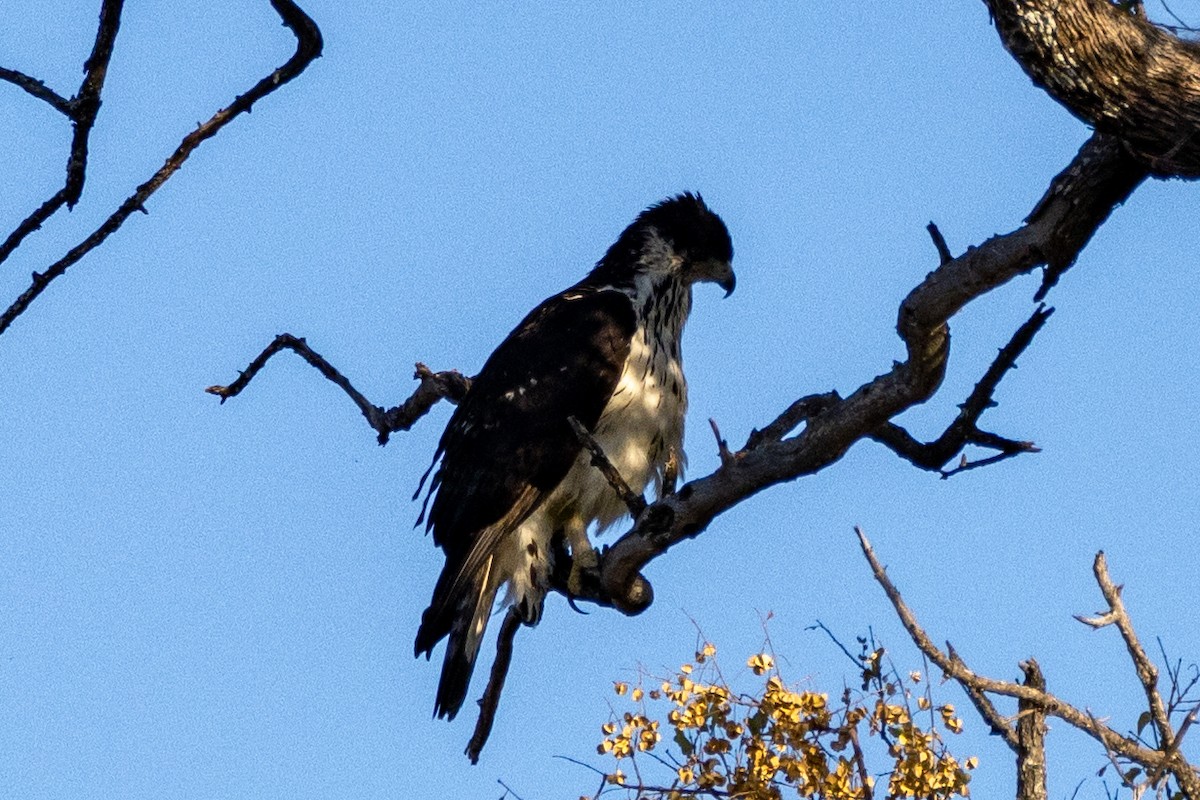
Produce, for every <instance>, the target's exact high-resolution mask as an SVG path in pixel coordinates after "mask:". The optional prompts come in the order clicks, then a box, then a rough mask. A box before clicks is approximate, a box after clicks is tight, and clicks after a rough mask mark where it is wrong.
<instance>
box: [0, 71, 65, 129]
mask: <svg viewBox="0 0 1200 800" xmlns="http://www.w3.org/2000/svg"><path fill="white" fill-rule="evenodd" d="M0 81H7V82H9V83H11V84H13V85H14V86H18V87H20V88H22V89H24V90H25V91H27V92H29V94H31V95H33V96H34V97H36V98H37V99H38V100H41V101H43V102H46V103H49V104H50V105H51V106H52V107H53V108H54V110H55V111H57V112H59V113H60V114H65V115H66V116H68V117H70V116H72V115H73V114H74V110H73V109H72V108H71V101H70V100H68V99H67V98H65V97H63V96H62V95H61V94H59V93H58V92H56V91H54V90H53V89H51V88H50V87H49V86H47V85H46V84H45V83H43V82H42V81H39V80H38V79H37V78H33V77H30V76H29V75H26V74H25V73H23V72H18V71H17V70H15V69H8V68H7V67H0Z"/></svg>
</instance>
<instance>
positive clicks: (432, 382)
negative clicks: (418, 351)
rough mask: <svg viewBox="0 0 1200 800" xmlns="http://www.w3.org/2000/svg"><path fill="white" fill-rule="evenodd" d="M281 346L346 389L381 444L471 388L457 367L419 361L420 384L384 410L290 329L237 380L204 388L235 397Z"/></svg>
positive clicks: (211, 392)
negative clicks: (437, 367)
mask: <svg viewBox="0 0 1200 800" xmlns="http://www.w3.org/2000/svg"><path fill="white" fill-rule="evenodd" d="M281 350H291V351H292V352H294V353H296V354H297V355H298V356H300V357H301V358H303V359H304V360H305V361H307V362H308V363H309V364H311V365H313V366H314V367H316V368H317V370H318V371H319V372H320V373H321V374H322V375H324V376H325V377H326V378H328V379H329V380H330V381H332V382H333V383H334V384H336V385H337V386H338V388H340V389H341V390H342V391H343V392H345V393H346V394H347V395H348V396H349V397H350V399H351V400H353V401H354V404H355V405H357V406H358V409H359V410H360V411H361V412H362V415H363V416H364V417H366V419H367V424H368V425H370V426H371V427H372V428H374V429H375V431H376V433H378V434H379V436H378V441H379V443H380V444H381V445H383V444H387V443H388V438H389V436H390V435H391V434H392V433H394V432H395V431H407V430H409V429H410V428H412V426H413V425H414V424H415V423H416V421H417V420H419V419H420V418H421V417H423V416H425V414H427V413H428V412H429V409H431V408H433V406H434V405H435V404H436V403H437V401H439V400H441V399H443V398H445V399H447V400H449V401H450V402H452V403H457V402H459V401H460V400H462V398H463V397H464V396H465V395H466V393H467V390H468V389H470V388H471V380H470V378H466V377H463V376H462V375H461V374H459V373H458V372H455V371H454V370H449V371H447V372H433V371H432V370H430V369H429V367H427V366H425V365H424V364H420V363H418V364H417V368H416V373H415V374H414V375H413V377H414V378H415V379H417V380H419V381H420V382H421V385H420V386H418V387H417V390H416V391H415V392H413V393H412V395H411V396H410V397H409V398H408V399H407V400H405V401H404V402H403V403H401V404H400V405H398V406H393V407H392V408H390V409H387V410H386V411H385V410H384V409H383V408H382V407H380V406H377V405H374V404H373V403H371V401H370V400H368V399H367V398H366V397H364V396H363V394H362V393H361V392H359V391H358V390H357V389H355V388H354V385H353V384H351V383H350V381H349V379H347V378H346V376H344V375H342V373H340V372H338V371H337V370H336V369H335V368H334V367H333V365H332V364H330V363H329V362H328V361H326V360H325V358H324V357H323V356H321V354H320V353H318V352H317V351H315V350H313V349H312V348H311V347H309V346H308V342H306V341H305V340H304V339H301V338H298V337H295V336H293V335H292V334H290V333H281V334H279V335H278V336H276V337H275V338H274V339H273V340H271V343H270V344H269V345H267V346H266V348H265V349H264V350H263V351H262V352H261V353H259V354H258V355H257V356H256V357H255V358H254V360H253V361H251V362H250V364H249V365H248V366H247V367H246V369H245V370H243V371H242V372H241V373H240V374H239V375H238V378H237V380H235V381H234V382H233V383H231V384H229V385H228V386H209V387H208V388H207V389H205V390H204V391H206V392H208V393H209V394H214V395H216V396H217V397H219V398H221V402H222V403H224V402H225V401H226V400H228V399H229V398H231V397H236V396H237V395H239V394H240V393H241V392H242V390H243V389H245V388H246V387H247V386H248V385H249V384H250V381H251V380H253V379H254V376H255V375H257V374H258V372H259V370H261V369H262V368H263V367H264V366H266V363H267V362H268V361H269V360H270V359H271V356H273V355H275V354H276V353H278V352H279V351H281Z"/></svg>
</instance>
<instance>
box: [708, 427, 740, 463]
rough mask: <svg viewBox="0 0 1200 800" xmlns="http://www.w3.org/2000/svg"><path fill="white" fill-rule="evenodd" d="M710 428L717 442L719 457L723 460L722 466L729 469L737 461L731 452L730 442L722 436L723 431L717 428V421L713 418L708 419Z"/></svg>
mask: <svg viewBox="0 0 1200 800" xmlns="http://www.w3.org/2000/svg"><path fill="white" fill-rule="evenodd" d="M708 427H710V428H712V432H713V436H714V437H715V438H716V440H717V456H718V457H719V458H720V459H721V466H723V467H728V466H729V465H730V464H732V463H733V462H734V461H735V460H736V459H735V458H734V456H733V453H731V452H729V442H727V441H725V438H724V437H723V436H721V429H720V428H719V427H717V421H716V420H715V419H713V418H712V417H709V418H708Z"/></svg>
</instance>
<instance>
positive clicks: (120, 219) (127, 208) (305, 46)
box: [0, 0, 322, 333]
mask: <svg viewBox="0 0 1200 800" xmlns="http://www.w3.org/2000/svg"><path fill="white" fill-rule="evenodd" d="M271 6H272V7H273V8H274V9H275V11H276V13H278V14H279V16H280V18H281V19H282V20H283V24H284V25H285V26H286V27H288V28H289V29H290V30H291V31H292V33H293V34H294V35H295V36H296V51H295V53H294V54H293V55H292V57H291V58H289V59H288V60H287V62H286V63H285V64H284V65H283V66H281V67H279V68H278V69H276V70H275V71H273V72H272V73H271V74H270V75H268V76H266V77H265V78H263V79H262V80H260V81H259V82H258V83H256V84H255V85H254V86H252V87H251V88H250V89H249V90H248V91H246V92H245V93H243V94H241V95H238V96H237V97H236V98H235V99H234V101H233V102H232V103H230V104H229V105H228V106H226V107H225V108H223V109H221V110H220V111H218V112H217V113H216V114H214V115H213V116H212V117H211V118H209V120H208V121H207V122H205V123H203V124H202V125H200V127H198V128H196V130H194V131H192V132H191V133H189V134H188V135H187V136H185V137H184V138H183V141H182V142H180V144H179V147H177V148H176V149H175V152H174V153H172V154H171V155H170V156H169V157H168V158H167V160H166V162H165V163H164V164H163V165H162V166H161V167H159V169H158V171H157V172H155V173H154V174H153V175H152V176H151V177H150V179H149V180H148V181H146V182H145V183H143V184H142V185H141V186H139V187H138V188H137V191H135V192H134V193H133V194H132V195H130V196H129V197H128V198H126V200H125V202H123V203H121V205H120V207H119V208H118V209H117V210H116V211H115V212H113V214H112V215H111V216H109V218H108V219H106V220H105V221H104V222H103V223H101V225H100V227H98V228H97V229H96V230H95V231H93V232H92V233H91V235H89V236H88V237H87V238H86V239H84V240H83V241H82V242H80V243H79V244H78V245H76V246H75V247H74V248H72V249H71V250H70V251H69V252H68V253H67V254H66V255H65V256H63V257H62V258H60V259H59V260H58V261H56V262H54V263H53V264H51V265H50V266H49V267H48V268H47V269H46V271H45V272H41V273H34V276H33V281H32V283H31V284H30V285H29V288H28V289H26V290H25V291H24V292H22V293H21V295H20V296H19V297H17V299H16V300H15V301H13V303H12V305H10V306H9V307H8V308H7V309H6V310H5V311H4V312H3V313H2V314H0V333H3V332H4V331H5V330H7V329H8V326H9V325H11V324H12V323H13V321H14V320H15V319H16V318H17V317H19V316H20V315H21V314H22V313H24V311H25V309H27V308H28V307H29V305H30V303H32V302H33V301H34V300H35V299H37V297H38V295H40V294H41V293H42V292H43V291H44V290H45V289H46V287H47V286H49V285H50V282H51V281H53V280H54V279H56V278H58V277H60V276H61V275H62V274H63V273H65V272H66V271H67V269H68V268H69V267H70V266H72V265H73V264H75V263H77V262H78V261H79V260H80V259H81V258H83V257H84V256H85V255H87V254H88V253H89V252H91V251H92V250H93V249H95V248H96V247H97V246H98V245H100V244H101V243H102V242H103V241H104V240H105V239H107V238H108V237H109V236H110V235H112V233H113V232H115V231H116V230H117V229H118V228H120V227H121V225H122V224H124V222H125V220H126V219H128V218H129V216H130V215H132V214H133V213H134V212H135V211H143V212H144V211H145V203H146V200H147V199H149V198H150V196H151V195H153V194H154V193H155V192H156V191H158V189H159V187H161V186H162V185H163V184H164V183H166V181H167V179H168V178H170V177H171V176H172V175H174V174H175V172H176V171H178V169H179V168H180V167H181V166H183V163H184V162H185V161H186V160H187V158H188V156H190V155H191V154H192V152H193V151H194V150H195V149H196V148H197V147H199V146H200V144H201V143H203V142H204V141H205V140H206V139H209V138H211V137H213V136H215V135H216V134H217V132H218V131H220V130H221V129H222V128H223V127H225V125H227V124H228V123H229V122H230V121H231V120H233V119H234V118H235V117H236V116H238V115H239V114H242V113H244V112H249V111H250V109H251V107H252V106H253V105H254V104H255V103H256V102H258V101H259V100H261V99H262V98H263V97H266V96H267V95H268V94H270V93H271V92H274V91H275V90H276V89H278V88H279V87H281V86H283V85H284V84H286V83H288V82H289V81H291V80H292V79H293V78H295V77H296V76H297V75H299V74H300V73H302V72H303V71H304V69H305V68H306V67H307V66H308V65H309V64H310V63H311V62H312V61H313V60H314V59H316V58H317V57H318V56H320V55H321V47H322V42H321V31H320V29H319V28H317V24H316V23H315V22H313V21H312V20H311V19H310V18H309V17H308V15H307V14H305V13H304V12H303V11H302V10H301V9H300V7H299V6H298V5H296V4H295V3H294V2H293V1H292V0H271Z"/></svg>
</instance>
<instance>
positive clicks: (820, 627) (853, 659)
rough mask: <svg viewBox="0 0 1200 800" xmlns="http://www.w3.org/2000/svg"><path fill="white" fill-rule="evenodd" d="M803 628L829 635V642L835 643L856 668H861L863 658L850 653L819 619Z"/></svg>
mask: <svg viewBox="0 0 1200 800" xmlns="http://www.w3.org/2000/svg"><path fill="white" fill-rule="evenodd" d="M804 630H806V631H825V635H826V636H828V637H829V640H830V641H831V642H833V643H834V644H836V645H837V647H838V649H839V650H841V651H842V652H843V653H845V654H846V658H848V659H850V661H851V663H853V664H854V666H855V667H856V668H858V669H862V667H863V660H862V659H861V658H859V657H858V656H856V655H854V654H853V653H851V652H850V651H849V650H848V649H846V645H844V644H842V643H841V642H840V641H839V640H838V638H837V637H836V636H834V635H833V631H831V630H829V628H827V627H826V626H825V623H824V622H821V620H817V621H816V622H814V623H813V624H812V625H809V626H808V627H806V628H805V629H804Z"/></svg>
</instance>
